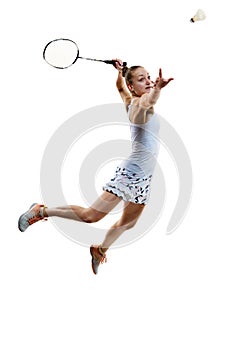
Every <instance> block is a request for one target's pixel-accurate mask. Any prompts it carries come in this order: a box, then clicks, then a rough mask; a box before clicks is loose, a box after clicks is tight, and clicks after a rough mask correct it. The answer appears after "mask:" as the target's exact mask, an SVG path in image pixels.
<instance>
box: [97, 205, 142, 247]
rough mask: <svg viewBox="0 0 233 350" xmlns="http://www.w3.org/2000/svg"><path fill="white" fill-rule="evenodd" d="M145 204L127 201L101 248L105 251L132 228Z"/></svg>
mask: <svg viewBox="0 0 233 350" xmlns="http://www.w3.org/2000/svg"><path fill="white" fill-rule="evenodd" d="M144 208H145V205H144V204H135V203H131V202H127V203H125V206H124V211H123V213H122V216H121V218H120V220H119V221H117V222H116V223H115V224H114V225H113V226H112V227H111V228H110V229H109V230H108V232H107V234H106V236H105V239H104V241H103V243H102V244H101V249H102V251H103V253H105V252H106V251H107V250H108V248H109V247H110V246H111V245H112V244H113V243H114V242H115V241H116V240H117V239H118V238H119V237H120V236H121V235H122V233H123V232H124V231H126V230H128V229H130V228H132V227H133V226H134V225H135V224H136V222H137V220H138V218H139V216H140V215H141V213H142V211H143V209H144Z"/></svg>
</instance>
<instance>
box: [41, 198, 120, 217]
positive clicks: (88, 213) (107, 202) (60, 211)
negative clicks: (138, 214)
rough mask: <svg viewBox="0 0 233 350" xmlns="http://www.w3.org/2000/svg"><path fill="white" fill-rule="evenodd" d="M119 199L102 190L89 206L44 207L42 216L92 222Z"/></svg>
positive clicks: (105, 213) (112, 206) (106, 212)
mask: <svg viewBox="0 0 233 350" xmlns="http://www.w3.org/2000/svg"><path fill="white" fill-rule="evenodd" d="M120 201H121V198H119V197H116V196H115V195H114V194H112V193H109V192H106V191H104V192H103V193H102V195H101V196H100V197H99V198H98V199H97V200H96V201H95V202H94V203H93V204H92V205H91V206H90V207H89V208H84V207H81V206H78V205H68V206H63V207H56V208H45V210H44V216H45V217H51V216H57V217H60V218H64V219H70V220H76V221H81V222H88V223H92V222H97V221H99V220H101V219H102V218H103V217H104V216H105V215H107V214H108V213H109V212H110V211H111V210H112V209H113V208H114V207H115V206H116V205H117V204H118V203H119V202H120Z"/></svg>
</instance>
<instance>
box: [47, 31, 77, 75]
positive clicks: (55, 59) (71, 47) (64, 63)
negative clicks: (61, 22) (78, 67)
mask: <svg viewBox="0 0 233 350" xmlns="http://www.w3.org/2000/svg"><path fill="white" fill-rule="evenodd" d="M78 57H79V48H78V45H77V44H76V43H75V42H74V41H73V40H71V39H65V38H59V39H54V40H51V41H50V42H49V43H48V44H47V45H46V46H45V48H44V51H43V58H44V60H45V61H46V62H47V63H48V64H49V65H50V66H52V67H54V68H58V69H65V68H68V67H70V66H72V65H73V64H74V63H75V62H76V61H77V59H78Z"/></svg>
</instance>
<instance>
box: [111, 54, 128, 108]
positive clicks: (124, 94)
mask: <svg viewBox="0 0 233 350" xmlns="http://www.w3.org/2000/svg"><path fill="white" fill-rule="evenodd" d="M114 61H115V67H116V69H117V70H118V77H117V81H116V86H117V89H118V91H119V93H120V96H121V98H122V100H123V102H124V103H125V105H126V106H128V105H129V104H130V102H131V99H132V96H131V94H130V92H129V90H128V88H127V86H126V84H125V79H124V78H123V76H122V68H123V64H122V61H121V60H118V59H114Z"/></svg>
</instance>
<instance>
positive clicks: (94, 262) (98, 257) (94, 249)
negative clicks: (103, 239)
mask: <svg viewBox="0 0 233 350" xmlns="http://www.w3.org/2000/svg"><path fill="white" fill-rule="evenodd" d="M90 254H91V256H92V259H91V267H92V271H93V273H94V274H95V275H97V273H98V268H99V265H100V264H103V263H104V262H107V258H106V254H103V253H101V252H100V251H99V246H98V245H92V246H91V247H90Z"/></svg>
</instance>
